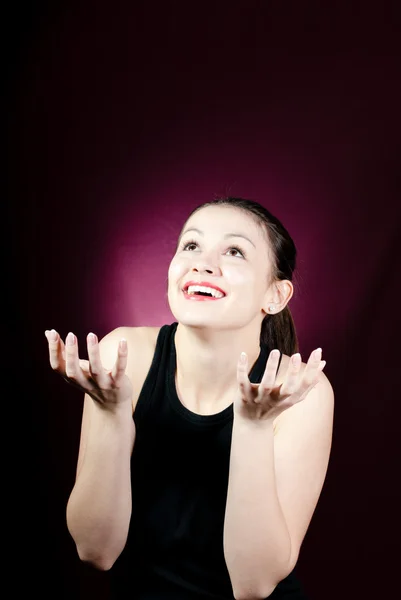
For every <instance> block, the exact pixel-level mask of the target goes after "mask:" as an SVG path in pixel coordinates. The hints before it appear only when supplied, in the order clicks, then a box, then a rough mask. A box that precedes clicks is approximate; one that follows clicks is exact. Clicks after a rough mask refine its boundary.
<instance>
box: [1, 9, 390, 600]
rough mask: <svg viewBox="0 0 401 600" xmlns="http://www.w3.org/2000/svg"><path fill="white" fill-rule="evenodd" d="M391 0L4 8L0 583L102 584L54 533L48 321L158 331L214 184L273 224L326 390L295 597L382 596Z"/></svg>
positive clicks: (71, 402) (65, 445)
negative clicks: (284, 233) (0, 535)
mask: <svg viewBox="0 0 401 600" xmlns="http://www.w3.org/2000/svg"><path fill="white" fill-rule="evenodd" d="M398 4H399V3H398V2H380V3H379V2H378V3H369V2H362V1H361V2H345V1H344V2H308V1H306V2H303V1H302V0H299V1H292V2H289V1H281V2H280V1H271V2H269V1H267V0H266V1H259V2H252V1H244V2H235V1H233V2H223V1H221V2H218V1H215V2H202V3H200V2H172V1H165V2H145V1H141V2H136V3H130V2H125V3H122V2H118V1H114V2H110V3H104V2H103V3H102V2H88V1H81V2H65V3H60V2H59V3H45V2H42V3H40V2H37V3H35V4H33V5H31V6H30V7H28V8H26V9H24V10H22V9H21V10H20V12H18V14H17V12H16V13H15V15H13V16H12V17H11V18H10V23H9V33H10V32H11V34H12V35H11V36H10V40H11V42H10V46H9V53H8V57H9V60H8V64H9V65H10V66H11V68H10V70H9V73H10V81H9V85H8V92H9V94H8V96H7V98H8V99H9V104H8V108H7V117H8V124H9V129H8V132H9V137H8V157H9V159H10V160H9V166H8V170H7V173H8V175H9V178H8V180H9V183H10V186H9V190H8V191H9V196H8V197H9V198H10V207H11V210H10V213H9V214H10V228H11V229H10V230H9V231H8V233H9V232H10V231H11V233H12V236H11V240H10V243H9V247H8V254H7V256H8V257H9V260H8V261H7V267H9V266H10V265H11V273H12V275H13V280H12V285H10V288H9V290H10V294H9V296H8V300H10V299H11V302H10V306H9V309H10V310H9V313H7V315H6V321H7V323H6V325H8V326H10V325H11V329H10V336H11V337H10V343H11V338H12V341H13V343H14V344H15V347H16V350H15V353H14V354H13V366H17V379H16V381H17V389H18V394H17V398H18V400H17V401H15V402H16V403H15V404H12V405H11V410H12V413H13V420H12V422H11V424H10V427H9V433H10V432H11V433H10V434H11V436H12V440H13V441H12V443H11V446H10V448H11V452H10V455H13V456H15V458H16V460H15V468H14V469H13V470H12V479H10V483H9V484H8V486H7V489H11V493H10V499H11V503H12V504H15V507H16V508H17V511H16V512H17V516H16V517H15V519H13V521H12V522H11V523H12V527H13V532H14V533H13V540H14V542H15V543H16V547H15V549H14V550H13V552H12V553H11V551H10V552H9V554H11V562H12V566H13V568H14V571H15V572H16V575H17V576H16V577H15V578H14V579H13V585H14V586H17V587H18V586H23V585H27V586H28V588H29V590H30V591H31V592H34V595H36V593H38V594H39V595H41V594H42V595H43V597H45V596H46V594H48V595H49V597H52V598H68V599H70V598H71V599H75V598H95V597H96V598H98V599H99V600H100V599H103V598H104V599H106V598H107V584H108V574H107V573H106V574H105V573H99V572H96V571H94V570H92V569H89V568H87V567H84V566H83V565H82V564H81V563H80V562H79V560H78V558H77V555H76V551H75V547H74V544H73V542H72V540H71V538H70V536H69V534H68V532H67V529H66V525H65V506H66V502H67V498H68V495H69V493H70V491H71V488H72V485H73V481H74V472H75V464H76V458H77V452H78V443H79V429H80V418H81V410H82V397H81V395H80V393H78V392H76V391H74V389H73V388H71V387H69V386H68V385H67V384H65V383H64V382H63V380H62V379H61V378H59V377H58V376H57V375H55V374H54V373H53V372H52V371H51V369H50V365H49V362H48V355H47V343H46V339H45V337H44V330H45V329H51V328H52V327H54V328H55V329H57V330H58V331H59V332H60V333H61V335H62V336H63V338H65V336H66V335H67V333H68V331H70V330H71V331H73V332H74V333H75V334H76V335H77V336H78V338H79V342H80V344H81V354H82V356H85V349H84V347H83V344H84V339H85V336H86V334H87V333H88V332H89V331H94V332H96V333H97V334H98V335H99V336H103V335H104V334H105V333H107V332H108V331H109V330H110V329H113V328H115V327H118V326H120V325H162V324H163V323H168V322H171V321H172V320H173V317H172V315H171V314H170V312H169V309H168V305H167V301H166V278H167V268H168V263H169V260H170V258H171V256H172V252H173V250H174V243H175V241H176V236H177V234H178V232H179V230H180V227H181V225H182V223H183V221H184V219H185V217H186V216H187V214H188V213H189V211H190V210H191V209H192V208H193V207H194V206H195V205H197V204H198V203H201V202H204V201H207V200H210V199H211V198H212V197H213V196H214V195H215V194H216V193H230V194H232V195H242V196H244V197H248V198H253V199H255V200H258V201H259V202H261V203H262V204H264V205H265V206H266V207H267V208H268V209H269V210H271V211H272V212H273V213H274V214H276V215H277V216H278V217H279V218H281V219H282V221H283V222H284V224H285V225H286V227H287V228H288V229H289V231H290V232H291V234H292V236H293V238H294V241H295V243H296V245H297V247H298V251H299V272H298V277H297V280H296V291H295V295H294V298H293V299H292V301H291V304H290V306H291V308H292V310H293V314H294V317H295V319H296V323H297V327H298V333H299V337H300V345H301V351H302V353H303V356H306V355H307V354H308V352H310V351H311V349H313V348H314V347H316V346H318V345H320V346H322V348H323V354H324V358H325V359H326V360H327V367H326V373H327V375H328V377H329V378H330V380H331V382H332V385H333V387H334V390H335V395H336V408H335V423H334V438H333V449H332V455H331V460H330V464H329V470H328V475H327V479H326V482H325V486H324V488H323V492H322V495H321V498H320V501H319V504H318V507H317V509H316V511H315V514H314V516H313V520H312V523H311V526H310V529H309V531H308V533H307V536H306V538H305V541H304V543H303V546H302V548H301V555H300V558H299V561H298V574H299V576H300V578H301V580H302V581H303V583H304V586H305V588H306V590H307V591H308V593H309V596H310V599H311V600H337V599H339V598H341V599H342V600H348V599H351V598H352V599H358V600H359V599H362V598H363V599H366V598H375V599H376V598H377V599H380V600H382V599H385V598H394V597H395V596H396V595H397V593H398V591H399V584H398V583H397V577H398V570H399V566H398V563H399V555H400V550H399V538H400V534H399V518H398V513H399V506H400V493H399V491H398V488H397V487H396V486H397V480H398V477H399V466H400V451H399V443H398V441H399V439H400V421H399V418H398V416H399V409H398V406H399V402H400V392H399V389H400V381H399V373H400V366H399V365H400V359H399V339H400V319H399V311H400V309H399V306H400V277H401V272H400V261H399V248H400V219H401V208H400V129H401V127H400V116H399V111H400V106H401V88H400V67H399V64H400V63H399V59H400V52H399V50H400V47H399V39H400V31H401V27H400V17H399V10H398ZM8 314H9V315H10V317H9V318H8ZM14 397H15V396H14V395H13V398H14ZM5 429H8V427H5ZM396 473H398V476H397V475H396ZM397 531H398V533H397ZM6 551H7V549H6ZM133 584H134V582H133ZM13 597H18V596H17V595H15V596H13ZM21 597H22V596H21Z"/></svg>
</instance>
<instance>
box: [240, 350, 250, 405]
mask: <svg viewBox="0 0 401 600" xmlns="http://www.w3.org/2000/svg"><path fill="white" fill-rule="evenodd" d="M237 382H238V387H239V390H240V394H241V398H242V400H243V401H244V402H250V401H251V382H250V381H249V377H248V356H247V354H246V352H241V355H240V357H239V359H238V364H237Z"/></svg>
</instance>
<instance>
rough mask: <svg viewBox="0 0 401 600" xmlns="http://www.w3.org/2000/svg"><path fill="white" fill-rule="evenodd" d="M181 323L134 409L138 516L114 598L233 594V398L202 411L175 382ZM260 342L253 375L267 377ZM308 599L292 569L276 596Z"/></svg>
mask: <svg viewBox="0 0 401 600" xmlns="http://www.w3.org/2000/svg"><path fill="white" fill-rule="evenodd" d="M177 325H178V323H176V322H175V323H172V324H171V325H164V326H163V327H161V329H160V331H159V334H158V338H157V343H156V349H155V354H154V357H153V361H152V364H151V367H150V369H149V373H148V375H147V377H146V379H145V382H144V385H143V388H142V390H141V393H140V396H139V398H138V402H137V406H136V409H135V413H134V421H135V425H136V440H135V445H134V450H133V453H132V458H131V480H132V518H131V523H130V531H129V536H128V540H127V544H126V547H125V548H124V550H123V552H122V554H121V555H120V557H119V558H118V560H117V561H116V563H115V564H114V566H113V568H112V569H111V571H110V577H111V583H112V590H113V598H115V599H118V600H120V599H121V598H124V599H125V598H127V599H128V598H130V599H132V600H233V598H234V595H233V590H232V586H231V581H230V577H229V573H228V570H227V567H226V563H225V560H224V553H223V525H224V514H225V506H226V498H227V489H228V475H229V459H230V448H231V435H232V426H233V405H232V404H231V405H230V406H228V407H227V408H226V409H224V410H223V411H221V412H219V413H217V414H213V415H198V414H195V413H193V412H192V411H190V410H189V409H187V408H186V407H185V406H184V405H183V404H182V403H181V401H180V400H179V398H178V395H177V391H176V387H175V371H176V351H175V343H174V336H175V332H176V329H177ZM268 355H269V349H268V348H267V347H265V346H263V345H262V346H261V349H260V354H259V357H258V358H257V360H256V362H255V363H254V365H253V367H252V369H251V371H250V374H249V379H250V381H251V382H252V383H259V382H260V381H261V379H262V376H263V373H264V370H265V365H266V361H267V358H268ZM301 599H302V600H306V596H305V595H304V594H303V593H302V590H301V587H300V584H299V582H298V580H297V579H296V576H295V572H294V571H293V572H292V573H291V574H290V575H289V576H288V577H286V578H285V579H284V580H283V581H281V582H280V583H279V585H278V586H277V587H276V589H275V590H274V592H273V594H271V595H270V596H269V600H301Z"/></svg>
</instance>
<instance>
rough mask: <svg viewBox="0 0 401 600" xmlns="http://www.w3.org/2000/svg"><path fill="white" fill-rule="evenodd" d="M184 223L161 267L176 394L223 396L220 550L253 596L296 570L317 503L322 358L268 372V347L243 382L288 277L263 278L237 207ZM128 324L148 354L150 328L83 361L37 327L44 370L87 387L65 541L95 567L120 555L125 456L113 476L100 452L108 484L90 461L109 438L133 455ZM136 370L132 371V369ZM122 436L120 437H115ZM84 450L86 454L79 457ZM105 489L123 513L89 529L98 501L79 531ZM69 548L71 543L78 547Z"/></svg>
mask: <svg viewBox="0 0 401 600" xmlns="http://www.w3.org/2000/svg"><path fill="white" fill-rule="evenodd" d="M189 228H195V229H197V230H198V231H191V232H190V235H189V232H188V234H185V233H184V235H183V236H182V238H181V240H182V244H183V245H182V246H179V248H178V250H177V252H176V254H175V256H174V258H173V260H172V261H171V264H170V268H169V303H170V307H171V310H172V312H173V314H174V316H175V317H176V320H177V321H178V323H179V325H178V327H177V332H176V339H175V343H176V352H177V372H176V385H177V393H178V395H179V397H180V400H181V401H182V402H183V404H185V405H186V406H187V407H188V408H189V409H190V410H193V412H197V413H199V414H212V413H215V412H219V411H220V410H222V409H223V408H225V406H227V405H228V404H231V403H233V408H234V424H233V438H232V448H231V461H230V476H229V488H228V495H227V507H226V516H225V523H224V552H225V558H226V563H227V568H228V571H229V573H230V577H231V581H232V585H233V590H234V593H235V597H236V598H241V599H242V598H243V599H245V598H247V599H249V598H263V597H266V596H267V595H268V594H270V593H271V592H272V590H273V589H274V587H275V586H276V585H277V583H278V582H279V581H281V579H283V578H284V577H285V576H286V575H287V574H288V573H289V572H290V571H291V570H292V568H293V566H294V565H295V563H296V560H297V557H298V554H299V549H300V546H301V544H302V541H303V538H304V536H305V533H306V531H307V528H308V526H309V523H310V520H311V518H312V515H313V512H314V509H315V506H316V504H317V501H318V498H319V495H320V492H321V489H322V486H323V483H324V478H325V474H326V470H327V465H328V460H329V454H330V447H331V435H332V421H333V407H334V395H333V391H332V388H331V385H330V383H329V381H328V379H327V377H326V376H325V375H324V374H323V372H322V369H323V368H324V366H325V362H324V361H322V360H321V358H322V352H321V349H316V352H312V353H311V355H310V357H309V358H308V360H307V362H306V363H303V362H302V359H301V356H300V355H299V354H296V355H294V356H292V357H290V356H286V355H283V356H282V360H281V365H280V369H279V371H278V373H277V376H276V369H277V364H278V359H279V355H280V353H279V352H278V351H276V350H275V351H272V352H271V353H270V356H269V358H268V361H267V364H266V369H265V373H264V375H263V378H262V381H261V383H260V384H251V383H250V382H249V378H248V373H249V371H250V369H251V367H252V365H253V363H254V362H255V360H256V358H257V357H258V355H259V351H260V348H259V335H260V326H261V321H262V319H263V318H264V317H265V315H266V313H268V312H269V311H270V309H271V307H272V306H273V307H274V309H273V310H274V311H275V312H279V311H280V310H282V309H283V308H284V307H285V306H286V304H287V303H288V302H289V300H290V299H291V297H292V294H293V287H292V284H291V282H289V281H271V282H270V284H266V281H268V279H269V278H268V277H266V274H267V275H268V273H269V269H271V256H270V252H269V247H268V245H267V244H266V238H265V237H264V236H263V234H262V232H261V230H260V229H259V228H258V227H257V226H256V224H255V223H254V222H253V220H252V219H248V218H246V215H245V216H244V214H243V213H239V211H237V210H235V209H231V208H230V209H227V208H221V207H208V208H206V209H202V210H201V211H199V212H198V213H196V214H195V215H193V216H192V217H191V219H190V220H189V221H188V222H187V224H186V227H185V228H184V229H185V230H188V229H189ZM199 232H201V233H199ZM228 233H240V234H241V235H243V236H245V237H246V238H247V239H245V238H239V237H237V238H231V237H230V238H226V237H225V236H226V235H227V234H228ZM191 240H194V242H195V243H194V244H193V245H192V246H191V245H188V242H189V241H191ZM239 242H241V246H242V248H246V258H243V257H242V253H241V252H240V251H237V249H234V247H235V248H236V247H237V246H238V245H239ZM185 244H186V245H185ZM191 248H192V249H191ZM233 253H234V254H233ZM261 274H263V277H262V276H261ZM188 279H191V280H196V281H203V280H207V281H208V282H211V283H213V284H216V285H218V286H219V287H220V288H221V289H223V290H224V292H225V293H226V296H225V297H224V298H223V299H222V300H218V301H217V302H204V303H203V302H199V303H193V302H188V301H187V300H185V299H184V298H183V296H182V285H183V283H184V282H185V281H186V280H188ZM250 290H252V291H253V293H252V294H251V293H250ZM136 329H140V330H141V332H140V335H142V336H143V335H144V336H145V338H146V339H147V340H148V342H149V344H148V345H149V353H148V356H149V357H151V356H152V348H154V342H155V333H156V332H155V331H154V329H155V328H124V329H123V328H120V329H119V330H118V331H116V333H115V335H114V334H113V332H112V333H111V334H109V336H107V340H105V341H103V340H101V341H100V343H98V341H97V339H96V340H95V343H94V345H90V344H89V338H88V357H89V361H82V360H81V361H80V360H79V357H78V348H77V340H76V338H75V337H74V336H73V344H72V345H71V346H66V347H64V344H63V342H62V340H61V339H60V337H59V336H58V335H57V334H56V336H57V338H56V340H54V341H52V340H50V333H49V332H46V336H47V338H48V340H49V351H50V362H51V366H52V368H53V369H54V370H56V371H58V372H59V373H60V374H61V375H62V376H64V377H67V380H68V381H69V382H70V383H74V385H77V386H78V387H79V388H80V389H81V390H85V392H86V396H85V409H84V419H83V429H82V435H81V446H80V456H79V459H78V468H77V482H76V484H75V488H76V489H75V488H74V489H75V492H74V490H73V493H72V501H71V500H70V504H71V506H72V508H71V509H70V510H71V515H72V516H71V522H74V523H75V530H74V531H75V533H73V534H72V535H73V537H74V536H75V537H74V539H75V540H76V542H77V539H79V540H82V541H81V542H80V544H81V548H84V550H82V557H83V559H85V557H87V559H88V560H89V561H90V562H93V563H94V564H96V563H97V566H99V567H100V568H110V566H111V565H112V564H113V562H114V560H115V559H116V558H117V556H118V554H119V553H120V552H121V551H122V549H123V547H124V544H125V540H126V535H127V532H128V526H129V516H130V491H129V483H130V479H129V477H130V475H129V461H128V460H125V463H124V465H125V467H124V468H123V469H122V470H121V473H117V474H115V473H114V471H113V462H112V459H113V457H111V458H110V467H109V468H110V473H113V475H110V480H111V479H112V478H114V479H113V485H111V484H110V486H107V485H106V486H104V489H102V490H100V491H99V488H98V487H97V488H96V486H98V485H99V484H98V483H97V478H96V472H97V471H96V469H98V468H99V469H100V467H98V465H97V462H96V456H97V453H98V452H105V449H104V448H106V447H107V448H109V447H110V445H113V447H114V449H115V456H114V460H117V457H118V456H123V457H124V458H125V459H127V457H129V456H130V453H131V452H132V448H133V445H134V440H135V426H134V425H132V423H133V420H132V412H133V411H134V409H135V404H136V400H137V398H138V395H139V391H140V387H139V389H134V388H135V387H136V386H135V385H132V383H131V381H133V382H134V381H135V383H137V384H138V385H139V386H140V384H141V381H142V382H143V377H144V376H145V375H146V372H147V369H148V367H149V366H150V365H149V364H148V363H146V362H145V363H143V364H142V365H141V367H140V368H139V367H138V368H136V367H137V365H136V364H135V363H136V357H135V356H133V355H132V353H133V352H135V348H136V347H138V346H137V341H138V337H137V336H138V335H139V332H137V331H134V330H136ZM148 329H149V332H147V331H145V330H148ZM150 330H152V331H150ZM122 333H124V337H126V338H127V341H128V345H127V347H126V348H124V347H121V348H118V350H117V358H116V348H117V346H118V339H119V337H121V334H122ZM143 339H144V338H143V337H142V341H143ZM113 352H114V358H113V359H112V357H113ZM241 353H245V356H246V360H245V362H242V361H241ZM63 354H64V356H63ZM102 358H103V359H104V360H103V363H102ZM141 360H142V359H141ZM105 362H107V368H106V365H105V366H103V365H104V364H105ZM139 371H143V373H142V374H140V375H138V373H139ZM127 373H128V375H127ZM96 407H98V408H96ZM99 407H100V409H101V410H99ZM85 415H86V416H85ZM128 419H130V424H129V425H128ZM89 422H90V423H91V426H90V427H89V426H88V425H87V423H89ZM85 423H86V424H85ZM99 431H102V432H103V434H104V436H103V438H102V439H103V440H104V444H105V446H104V448H103V449H102V447H101V444H99V441H98V439H97V438H96V436H95V433H96V434H97V433H98V432H99ZM122 433H123V434H124V436H125V439H126V440H127V441H126V443H125V444H124V443H121V434H122ZM88 440H89V442H88ZM117 440H119V441H118V442H117ZM85 447H89V448H91V449H92V451H91V452H89V453H88V451H85ZM82 465H84V467H82ZM105 467H106V472H107V468H108V467H107V465H105V464H104V462H103V466H102V469H103V471H102V473H103V476H104V473H105ZM81 469H82V476H81V477H79V473H80V470H81ZM88 482H92V483H91V485H89V483H88ZM116 486H117V487H118V486H120V489H121V490H124V494H125V496H124V497H125V499H126V501H125V504H124V502H123V506H122V508H121V513H122V514H123V517H122V518H121V519H120V520H119V521H118V523H116V522H115V523H114V525H113V524H112V525H111V526H110V527H109V529H108V530H107V531H106V530H105V528H104V527H103V528H102V527H100V525H99V524H101V523H103V520H105V519H107V518H108V516H109V511H111V510H113V514H115V505H114V506H113V507H109V506H106V507H105V506H103V504H106V505H107V502H103V504H102V506H100V507H99V509H98V512H97V513H96V519H95V520H94V522H95V524H96V527H95V525H94V527H93V532H92V531H89V532H88V530H87V529H86V531H85V535H83V534H82V530H83V525H82V523H84V521H85V519H87V513H85V510H86V509H85V507H86V501H85V494H87V495H88V494H89V496H90V492H88V489H89V490H91V489H92V488H93V489H94V492H93V496H94V497H96V498H98V497H99V493H100V492H102V493H103V495H104V497H106V496H107V494H109V495H111V496H112V497H113V498H114V501H115V496H113V493H114V490H115V488H116ZM83 490H84V491H83ZM74 494H75V496H74ZM89 496H88V500H87V502H89V501H90V497H89ZM120 498H121V495H120ZM74 502H75V504H74ZM92 512H93V508H92ZM91 514H92V513H91ZM80 515H82V520H80ZM70 529H71V527H70ZM72 529H74V526H72ZM100 530H101V532H102V533H101V535H102V536H103V537H100V539H96V540H95V535H97V534H95V532H96V531H100ZM116 531H118V534H117V533H116ZM103 540H107V543H106V542H104V545H106V546H107V544H109V546H108V548H109V551H108V555H107V557H106V558H103V557H99V558H97V557H94V556H92V555H91V552H92V553H93V551H91V550H90V548H91V547H92V546H94V545H95V542H96V545H97V546H98V545H99V541H101V542H102V543H103ZM80 544H79V543H78V542H77V546H78V547H79V545H80ZM85 548H89V550H87V549H85Z"/></svg>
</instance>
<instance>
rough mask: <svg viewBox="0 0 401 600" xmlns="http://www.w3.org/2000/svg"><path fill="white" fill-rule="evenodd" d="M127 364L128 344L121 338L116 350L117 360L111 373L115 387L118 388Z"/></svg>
mask: <svg viewBox="0 0 401 600" xmlns="http://www.w3.org/2000/svg"><path fill="white" fill-rule="evenodd" d="M127 362H128V344H127V340H126V339H125V338H121V340H120V342H119V344H118V349H117V360H116V362H115V363H114V367H113V369H112V372H111V377H112V379H113V383H114V385H115V387H120V384H121V380H122V379H123V377H124V374H125V369H126V368H127Z"/></svg>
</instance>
